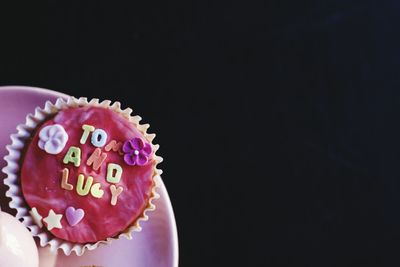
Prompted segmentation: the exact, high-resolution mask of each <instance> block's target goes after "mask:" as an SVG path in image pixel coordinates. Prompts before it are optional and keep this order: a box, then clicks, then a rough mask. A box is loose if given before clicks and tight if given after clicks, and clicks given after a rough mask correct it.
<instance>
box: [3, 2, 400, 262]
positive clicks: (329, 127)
mask: <svg viewBox="0 0 400 267" xmlns="http://www.w3.org/2000/svg"><path fill="white" fill-rule="evenodd" d="M399 13H400V4H399V3H398V2H397V1H340V0H337V1H260V2H253V1H225V2H223V1H197V2H190V1H183V2H181V3H175V2H174V3H172V2H169V1H164V2H162V3H156V2H149V1H131V3H130V4H129V5H128V4H126V3H125V4H123V3H120V2H118V3H117V2H112V1H109V2H104V3H99V2H98V1H93V2H90V3H89V2H86V1H80V2H78V1H72V2H71V1H68V3H59V2H56V1H49V2H48V3H46V4H43V3H37V2H36V1H31V2H29V3H25V4H22V3H20V2H18V3H15V4H14V5H13V6H9V5H7V6H1V8H0V36H1V39H0V46H1V49H0V85H30V86H39V87H44V88H49V89H53V90H57V91H61V92H64V93H68V94H71V95H75V96H87V97H98V98H100V99H111V100H119V101H121V102H122V104H123V105H124V106H130V107H132V108H133V109H134V110H135V112H136V113H137V114H140V115H141V116H142V117H143V118H144V121H145V122H148V123H150V124H151V128H150V129H151V131H152V132H155V133H157V138H156V142H158V143H159V144H160V145H161V149H160V155H162V156H163V157H164V159H165V161H164V163H163V164H162V169H163V170H164V174H163V180H164V182H165V184H166V186H167V189H168V191H169V194H170V197H171V200H172V204H173V207H174V210H175V213H176V219H177V224H178V233H179V242H180V266H183V267H186V266H398V265H397V264H395V260H396V255H397V254H398V249H399V239H400V227H399V225H400V211H399V210H400V209H399V208H398V207H399V206H400V195H399V193H398V192H399V189H400V188H399V187H400V183H399V181H400V179H399V173H400V171H399V167H398V166H399V164H398V162H399V161H400V153H399V151H400V150H399V149H400V141H399V140H400V139H399V136H400V127H399V126H398V121H399V114H400V107H399V106H400V105H399V103H400V91H399V90H400V88H399V85H400V78H399V70H400V53H399V49H400V42H399V36H400V35H399V34H400V31H399V29H400V16H399ZM151 131H150V132H151ZM384 204H385V205H384ZM383 251H385V253H383Z"/></svg>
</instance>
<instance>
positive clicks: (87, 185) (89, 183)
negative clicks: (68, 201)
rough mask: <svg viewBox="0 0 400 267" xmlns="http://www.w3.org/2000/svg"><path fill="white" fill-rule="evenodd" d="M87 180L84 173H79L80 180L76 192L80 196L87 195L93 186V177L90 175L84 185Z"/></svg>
mask: <svg viewBox="0 0 400 267" xmlns="http://www.w3.org/2000/svg"><path fill="white" fill-rule="evenodd" d="M84 180H85V177H84V176H83V174H79V175H78V182H77V183H76V192H77V193H78V195H80V196H86V195H87V194H88V193H89V190H90V187H91V186H92V183H93V177H92V176H88V178H87V180H86V182H85V186H84V187H83V182H84Z"/></svg>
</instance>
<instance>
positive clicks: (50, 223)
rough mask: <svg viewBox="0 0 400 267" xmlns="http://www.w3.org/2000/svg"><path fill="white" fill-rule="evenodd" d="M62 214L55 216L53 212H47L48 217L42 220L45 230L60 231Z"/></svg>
mask: <svg viewBox="0 0 400 267" xmlns="http://www.w3.org/2000/svg"><path fill="white" fill-rule="evenodd" d="M61 218H62V214H56V213H55V212H54V211H53V210H50V211H49V215H48V216H47V217H46V218H44V219H43V221H45V222H46V224H47V229H48V230H49V231H50V230H51V229H53V228H58V229H61V228H62V226H61Z"/></svg>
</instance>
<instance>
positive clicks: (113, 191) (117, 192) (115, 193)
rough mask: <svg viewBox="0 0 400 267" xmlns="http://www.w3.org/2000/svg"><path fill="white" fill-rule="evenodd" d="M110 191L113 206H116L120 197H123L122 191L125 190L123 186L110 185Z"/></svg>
mask: <svg viewBox="0 0 400 267" xmlns="http://www.w3.org/2000/svg"><path fill="white" fill-rule="evenodd" d="M110 191H111V205H113V206H115V205H116V204H117V200H118V196H119V195H121V193H122V191H124V189H123V188H122V186H118V188H117V187H115V185H113V184H112V185H110Z"/></svg>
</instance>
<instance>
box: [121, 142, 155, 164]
mask: <svg viewBox="0 0 400 267" xmlns="http://www.w3.org/2000/svg"><path fill="white" fill-rule="evenodd" d="M122 151H123V152H124V153H125V155H124V161H125V163H126V164H128V165H131V166H134V165H138V166H143V165H145V164H146V163H147V161H148V160H149V156H150V154H151V145H150V144H149V143H145V142H143V140H142V139H140V138H138V137H136V138H133V139H131V140H128V141H125V143H124V145H123V146H122Z"/></svg>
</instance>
